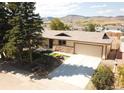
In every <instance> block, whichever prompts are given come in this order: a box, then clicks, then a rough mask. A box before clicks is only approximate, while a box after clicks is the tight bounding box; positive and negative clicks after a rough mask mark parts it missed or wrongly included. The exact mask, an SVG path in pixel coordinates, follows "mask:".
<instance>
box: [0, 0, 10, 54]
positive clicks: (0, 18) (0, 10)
mask: <svg viewBox="0 0 124 93" xmlns="http://www.w3.org/2000/svg"><path fill="white" fill-rule="evenodd" d="M10 28H11V26H10V25H9V24H8V10H7V8H6V3H4V2H0V52H1V54H2V52H3V51H2V49H3V47H4V44H5V42H6V40H5V34H6V32H7V30H9V29H10Z"/></svg>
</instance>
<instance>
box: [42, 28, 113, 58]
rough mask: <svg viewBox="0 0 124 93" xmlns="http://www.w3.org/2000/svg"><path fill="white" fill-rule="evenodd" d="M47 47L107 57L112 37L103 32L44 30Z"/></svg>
mask: <svg viewBox="0 0 124 93" xmlns="http://www.w3.org/2000/svg"><path fill="white" fill-rule="evenodd" d="M42 36H43V38H44V41H45V43H46V46H45V48H46V47H47V48H52V49H53V50H55V51H61V52H67V53H74V54H83V55H88V56H95V57H99V58H103V59H105V58H107V55H108V53H109V51H110V49H111V44H112V39H110V38H109V36H108V35H107V34H106V33H102V32H84V31H52V30H50V31H44V32H43V34H42Z"/></svg>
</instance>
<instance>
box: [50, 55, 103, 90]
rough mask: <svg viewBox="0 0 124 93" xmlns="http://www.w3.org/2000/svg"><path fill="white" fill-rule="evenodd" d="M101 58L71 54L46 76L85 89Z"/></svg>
mask: <svg viewBox="0 0 124 93" xmlns="http://www.w3.org/2000/svg"><path fill="white" fill-rule="evenodd" d="M100 62H101V59H100V58H97V57H92V56H87V55H71V57H70V58H68V59H67V60H65V62H64V63H63V64H62V65H60V66H59V67H58V68H57V69H55V70H54V71H53V72H52V73H50V74H49V75H48V76H49V78H50V79H52V80H58V81H62V82H65V83H67V84H71V85H73V86H76V87H79V88H82V89H85V87H86V86H87V84H88V82H89V81H90V79H91V76H92V74H93V73H94V70H95V69H96V68H97V67H98V65H99V64H100Z"/></svg>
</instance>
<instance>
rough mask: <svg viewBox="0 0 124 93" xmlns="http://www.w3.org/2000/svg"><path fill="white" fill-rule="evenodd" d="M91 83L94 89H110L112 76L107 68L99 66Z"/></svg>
mask: <svg viewBox="0 0 124 93" xmlns="http://www.w3.org/2000/svg"><path fill="white" fill-rule="evenodd" d="M92 82H93V84H94V86H95V87H96V89H99V90H100V89H103V90H104V89H112V86H113V85H114V74H113V72H112V71H111V69H110V68H109V67H107V66H104V65H100V66H99V67H98V68H97V70H96V71H95V73H94V75H93V77H92Z"/></svg>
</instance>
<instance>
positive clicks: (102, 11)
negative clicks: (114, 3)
mask: <svg viewBox="0 0 124 93" xmlns="http://www.w3.org/2000/svg"><path fill="white" fill-rule="evenodd" d="M113 12H114V10H113V9H104V10H99V11H97V13H98V14H103V15H106V14H110V13H113Z"/></svg>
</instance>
